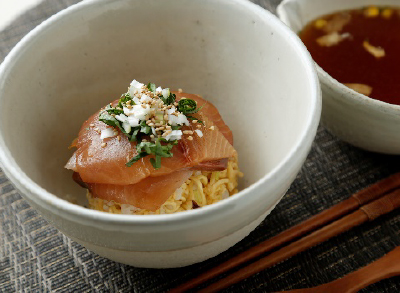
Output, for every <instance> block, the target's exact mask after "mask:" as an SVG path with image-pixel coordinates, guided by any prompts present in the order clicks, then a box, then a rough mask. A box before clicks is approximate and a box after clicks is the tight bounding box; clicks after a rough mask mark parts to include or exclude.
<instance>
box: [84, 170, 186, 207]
mask: <svg viewBox="0 0 400 293" xmlns="http://www.w3.org/2000/svg"><path fill="white" fill-rule="evenodd" d="M192 173H193V172H192V171H187V170H186V171H177V172H173V173H171V174H168V175H163V176H158V177H148V178H146V179H143V180H142V181H140V182H139V183H136V184H133V185H113V184H97V183H89V184H86V185H87V187H88V189H89V191H90V192H91V194H92V195H93V197H99V198H101V199H105V200H109V201H110V200H113V201H115V202H118V203H120V204H130V205H133V206H135V207H137V208H140V209H146V210H150V211H155V210H157V209H158V208H160V206H161V205H162V204H163V203H164V202H166V201H167V199H168V198H169V197H170V196H171V195H172V194H173V193H174V192H175V190H176V189H177V188H179V187H180V186H181V185H182V184H183V183H184V182H185V181H186V180H187V179H189V177H190V176H191V175H192Z"/></svg>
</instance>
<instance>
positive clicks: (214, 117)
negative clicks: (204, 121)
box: [173, 91, 233, 145]
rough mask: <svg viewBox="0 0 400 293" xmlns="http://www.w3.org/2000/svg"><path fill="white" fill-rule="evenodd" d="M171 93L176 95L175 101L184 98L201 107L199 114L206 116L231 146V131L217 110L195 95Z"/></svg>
mask: <svg viewBox="0 0 400 293" xmlns="http://www.w3.org/2000/svg"><path fill="white" fill-rule="evenodd" d="M173 93H174V94H175V95H176V99H177V100H180V99H181V98H183V97H185V98H188V99H192V100H194V101H196V102H197V107H199V108H200V107H202V108H201V112H202V113H203V114H204V115H205V116H207V118H208V119H210V120H211V121H212V122H213V123H214V125H215V126H217V127H218V129H219V131H221V133H222V134H223V135H224V136H225V138H226V139H227V140H228V141H229V143H230V144H231V145H233V134H232V131H231V129H230V128H229V127H228V125H226V124H225V122H224V120H223V119H222V117H221V114H220V113H219V111H218V109H217V108H216V107H215V106H214V105H213V104H212V103H211V102H209V101H207V100H204V99H203V98H202V97H200V96H199V95H195V94H188V93H180V92H175V91H173Z"/></svg>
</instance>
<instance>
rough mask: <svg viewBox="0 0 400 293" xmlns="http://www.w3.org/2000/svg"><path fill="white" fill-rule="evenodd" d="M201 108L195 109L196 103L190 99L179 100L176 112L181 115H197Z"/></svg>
mask: <svg viewBox="0 0 400 293" xmlns="http://www.w3.org/2000/svg"><path fill="white" fill-rule="evenodd" d="M200 109H201V108H197V103H196V102H195V101H194V100H192V99H181V100H179V103H178V111H179V112H181V113H183V114H185V115H186V114H194V113H197V112H198V111H199V110H200Z"/></svg>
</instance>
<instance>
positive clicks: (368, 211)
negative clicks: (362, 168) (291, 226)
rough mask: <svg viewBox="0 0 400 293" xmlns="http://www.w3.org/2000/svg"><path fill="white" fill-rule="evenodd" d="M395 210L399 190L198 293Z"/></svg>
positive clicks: (213, 289) (216, 288) (399, 200)
mask: <svg viewBox="0 0 400 293" xmlns="http://www.w3.org/2000/svg"><path fill="white" fill-rule="evenodd" d="M398 207H400V189H398V190H395V191H392V192H391V193H389V194H387V195H385V196H383V197H381V198H379V199H377V200H375V201H373V202H371V203H369V204H367V205H365V206H362V207H360V208H359V209H358V210H356V211H355V212H353V213H351V214H349V215H347V216H344V217H343V218H341V219H339V220H337V221H335V222H332V223H331V224H329V225H326V226H324V227H322V228H321V229H319V230H317V231H315V232H313V233H311V234H309V235H307V236H305V237H303V238H301V239H300V240H298V241H295V242H292V243H290V244H289V245H287V246H285V247H283V248H281V249H280V250H278V251H275V252H273V253H271V254H270V255H268V256H267V257H265V258H262V259H260V260H258V261H256V262H254V263H252V264H250V265H248V266H246V267H244V268H242V269H240V270H238V271H236V272H235V273H233V274H231V275H229V276H227V277H226V278H225V279H221V280H219V281H218V282H216V283H213V284H211V285H210V286H209V287H207V288H205V289H203V290H200V291H198V292H217V291H219V290H222V289H224V288H226V287H229V286H231V285H233V284H235V283H237V282H239V281H241V280H243V279H246V278H248V277H250V276H252V275H254V274H256V273H258V272H260V271H262V270H264V269H266V268H269V267H271V266H273V265H275V264H277V263H279V262H281V261H284V260H286V259H288V258H290V257H292V256H294V255H296V254H298V253H300V252H302V251H305V250H306V249H308V248H311V247H313V246H315V245H317V244H319V243H322V242H324V241H326V240H328V239H330V238H332V237H334V236H337V235H339V234H341V233H343V232H345V231H348V230H350V229H351V228H353V227H356V226H359V225H361V224H363V223H365V222H367V221H372V220H374V219H376V218H377V217H379V216H381V215H384V214H387V213H389V212H391V211H393V210H394V209H396V208H398Z"/></svg>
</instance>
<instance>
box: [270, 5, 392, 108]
mask: <svg viewBox="0 0 400 293" xmlns="http://www.w3.org/2000/svg"><path fill="white" fill-rule="evenodd" d="M365 1H366V2H369V1H368V0H365ZM299 2H302V1H299V0H283V1H282V2H281V3H279V5H278V6H277V9H276V12H277V15H278V17H279V19H280V20H281V21H282V22H283V23H284V24H286V25H287V26H288V27H289V28H290V29H291V30H292V31H293V32H294V33H296V34H297V32H295V31H294V29H292V26H291V25H290V23H288V22H289V19H290V17H289V15H290V14H287V13H286V8H285V7H286V6H287V5H289V4H290V3H296V4H297V3H299ZM380 5H385V4H384V3H381V4H380ZM357 7H358V6H357ZM399 7H400V5H399ZM342 10H343V9H342ZM335 11H341V9H337V10H334V11H332V13H333V12H335ZM321 16H322V15H321ZM303 27H304V26H303ZM313 62H314V65H315V68H316V70H317V73H318V76H319V78H320V82H321V83H322V84H324V85H327V86H329V87H330V88H332V89H334V90H335V89H336V90H337V91H340V92H341V93H344V95H342V96H343V97H346V98H349V99H351V100H354V101H356V102H358V103H361V104H364V105H368V106H370V107H371V108H372V107H373V108H375V109H376V110H378V111H382V112H386V111H387V110H393V111H396V112H398V111H399V110H400V105H396V104H391V103H387V102H384V101H380V100H376V99H373V98H370V97H368V96H366V95H364V94H361V93H359V92H356V91H355V90H353V89H351V88H349V87H347V86H345V85H344V84H343V83H341V82H339V81H338V80H337V79H336V78H334V77H333V76H331V75H330V74H329V73H328V72H326V71H325V70H324V69H323V68H322V67H321V66H319V65H318V63H317V62H315V61H314V60H313Z"/></svg>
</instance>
